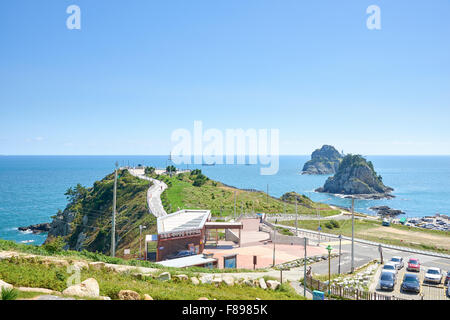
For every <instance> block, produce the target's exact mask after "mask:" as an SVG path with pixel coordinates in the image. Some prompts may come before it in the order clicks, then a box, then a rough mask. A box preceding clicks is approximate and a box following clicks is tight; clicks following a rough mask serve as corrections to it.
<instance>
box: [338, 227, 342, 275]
mask: <svg viewBox="0 0 450 320" xmlns="http://www.w3.org/2000/svg"><path fill="white" fill-rule="evenodd" d="M341 243H342V234H340V235H339V266H338V274H341Z"/></svg>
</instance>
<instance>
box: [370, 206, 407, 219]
mask: <svg viewBox="0 0 450 320" xmlns="http://www.w3.org/2000/svg"><path fill="white" fill-rule="evenodd" d="M369 209H370V210H373V211H376V212H377V215H380V216H382V217H386V216H389V217H396V216H398V215H400V214H405V212H403V211H402V210H397V209H392V208H390V207H388V206H376V207H370V208H369Z"/></svg>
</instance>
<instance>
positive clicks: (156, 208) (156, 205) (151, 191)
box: [128, 168, 167, 218]
mask: <svg viewBox="0 0 450 320" xmlns="http://www.w3.org/2000/svg"><path fill="white" fill-rule="evenodd" d="M128 171H129V172H130V173H131V174H132V175H133V176H135V177H137V178H139V179H143V180H147V181H151V182H152V183H153V184H152V186H151V187H150V188H148V191H147V204H148V209H149V211H150V213H151V214H153V215H154V216H155V217H157V218H158V217H163V216H165V215H167V212H166V211H165V210H164V207H163V205H162V202H161V194H162V193H163V192H164V190H166V189H167V184H165V183H164V182H162V181H159V180H156V179H153V178H150V177H147V176H146V175H145V172H144V169H134V168H130V169H128Z"/></svg>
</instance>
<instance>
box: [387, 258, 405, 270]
mask: <svg viewBox="0 0 450 320" xmlns="http://www.w3.org/2000/svg"><path fill="white" fill-rule="evenodd" d="M390 262H391V263H393V264H395V267H396V268H397V269H398V270H401V269H402V268H403V266H404V263H403V258H402V257H399V256H395V257H392V258H391V261H390Z"/></svg>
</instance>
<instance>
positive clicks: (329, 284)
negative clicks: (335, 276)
mask: <svg viewBox="0 0 450 320" xmlns="http://www.w3.org/2000/svg"><path fill="white" fill-rule="evenodd" d="M327 250H328V298H329V297H330V295H331V250H333V248H332V247H331V246H330V245H328V247H327Z"/></svg>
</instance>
